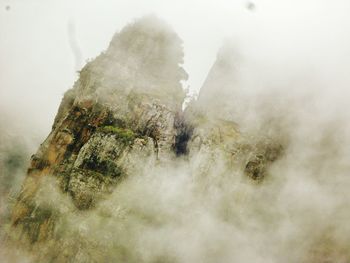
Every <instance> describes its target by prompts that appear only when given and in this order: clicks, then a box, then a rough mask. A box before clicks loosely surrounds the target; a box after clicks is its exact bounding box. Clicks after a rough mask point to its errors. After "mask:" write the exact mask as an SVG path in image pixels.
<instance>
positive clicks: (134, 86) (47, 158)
mask: <svg viewBox="0 0 350 263" xmlns="http://www.w3.org/2000/svg"><path fill="white" fill-rule="evenodd" d="M182 60H183V51H182V44H181V40H180V39H179V37H178V36H177V35H176V34H175V33H174V32H173V31H172V30H171V28H169V27H168V26H167V25H165V24H164V23H163V22H161V21H159V20H158V19H156V18H154V17H146V18H143V19H141V20H139V21H137V22H135V23H133V24H130V25H128V26H126V27H125V28H124V29H123V30H122V31H121V32H120V33H118V34H116V35H115V36H114V37H113V40H112V41H111V43H110V45H109V47H108V49H107V50H106V51H105V52H103V53H102V54H100V55H99V56H98V57H97V58H96V59H94V60H93V61H91V62H89V63H87V65H86V66H85V67H84V68H83V69H82V70H81V72H80V77H79V79H78V80H77V82H76V83H75V85H74V87H73V88H72V89H70V90H69V91H67V92H66V94H65V95H64V98H63V100H62V103H61V105H60V107H59V110H58V113H57V116H56V118H55V121H54V124H53V127H52V131H51V133H50V134H49V136H48V137H47V139H46V140H45V141H44V142H43V143H42V144H41V146H40V148H39V150H38V151H37V153H36V154H34V155H33V156H32V158H31V164H30V167H29V169H28V175H27V178H26V180H25V182H24V185H23V189H22V191H21V194H20V196H19V199H18V202H17V204H16V205H15V208H14V210H13V216H12V222H13V225H15V226H17V228H22V229H23V232H25V233H27V234H28V235H29V239H30V241H31V242H36V241H39V240H45V239H47V238H49V237H50V236H51V235H52V234H53V233H52V230H53V228H54V219H53V216H52V214H51V212H50V211H45V210H44V209H42V208H41V207H38V206H37V205H36V204H35V202H34V196H35V194H36V192H37V190H38V187H39V186H40V181H41V179H42V178H43V177H45V176H47V175H53V176H55V177H57V178H58V179H59V182H60V187H61V190H62V191H63V192H66V193H69V195H70V196H71V198H72V200H73V202H74V204H75V206H76V207H77V208H78V209H81V210H84V209H89V208H92V207H94V205H95V204H96V202H98V200H100V199H101V198H103V195H105V194H108V193H109V192H110V191H111V188H112V187H113V186H115V185H116V184H117V183H118V181H119V179H120V178H121V177H122V176H126V175H127V174H128V173H129V171H130V170H132V169H133V167H134V165H133V162H136V161H137V158H138V156H139V155H142V156H147V157H149V159H150V160H152V161H154V162H157V161H158V162H159V161H166V160H167V159H169V158H171V157H172V155H173V151H172V149H173V147H174V143H175V137H176V134H177V131H176V129H175V119H176V116H177V115H178V112H180V111H181V106H182V101H183V99H184V96H185V95H184V92H183V90H182V86H181V83H180V81H182V80H185V79H186V78H187V74H186V73H185V71H184V70H183V69H182V68H181V67H180V66H179V64H181V63H182Z"/></svg>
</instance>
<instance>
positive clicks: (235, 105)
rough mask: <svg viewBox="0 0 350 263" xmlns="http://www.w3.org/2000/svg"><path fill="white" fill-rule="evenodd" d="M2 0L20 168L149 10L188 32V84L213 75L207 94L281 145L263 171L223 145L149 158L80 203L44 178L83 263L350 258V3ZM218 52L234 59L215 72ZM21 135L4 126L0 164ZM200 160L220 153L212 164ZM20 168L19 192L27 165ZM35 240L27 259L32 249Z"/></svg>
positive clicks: (7, 114)
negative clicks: (98, 59)
mask: <svg viewBox="0 0 350 263" xmlns="http://www.w3.org/2000/svg"><path fill="white" fill-rule="evenodd" d="M1 4H2V9H1V10H0V32H1V34H2V36H3V37H2V41H1V42H0V65H1V71H0V74H1V75H0V87H1V88H0V110H1V114H2V118H1V120H0V121H1V131H0V132H1V136H2V137H4V136H5V135H6V136H7V137H6V138H9V137H10V138H12V139H11V140H14V141H16V142H17V143H18V142H19V140H18V139H17V138H21V139H22V140H23V143H22V144H23V145H25V146H23V147H24V148H25V149H26V150H24V151H23V152H24V153H23V156H24V157H23V158H24V159H21V167H22V168H23V167H25V166H26V165H27V163H26V161H25V160H28V159H29V156H30V154H31V153H33V152H34V151H35V148H36V146H38V145H39V143H40V142H41V141H42V140H43V139H44V138H45V136H46V135H47V134H48V132H49V131H50V129H51V125H52V123H53V120H54V117H55V114H56V112H57V109H58V105H59V102H60V100H61V99H62V95H63V93H64V91H66V90H67V89H68V88H70V87H72V85H73V83H74V81H75V79H76V78H77V73H76V71H78V70H79V69H80V68H81V67H82V66H83V65H84V64H85V62H86V61H87V60H88V59H91V58H94V57H95V56H97V55H98V54H100V52H101V51H103V50H105V49H106V48H107V46H108V43H109V42H110V40H111V38H112V36H113V35H114V33H115V32H116V31H119V30H121V29H122V28H123V27H124V26H125V25H126V24H128V23H130V22H132V21H133V20H134V19H135V18H138V17H141V16H143V15H145V14H149V13H154V14H156V15H158V16H159V17H161V18H163V19H164V20H165V21H167V22H168V23H169V24H170V25H171V26H172V27H173V29H174V30H175V31H176V32H177V33H178V35H179V36H180V37H181V38H182V40H183V43H184V52H185V60H184V68H185V70H186V71H187V73H188V74H189V80H188V81H186V82H184V83H183V87H184V88H189V92H190V93H191V94H198V93H199V90H200V88H201V87H203V88H202V94H201V95H200V96H199V99H201V98H202V99H203V98H204V100H203V101H204V102H202V104H201V105H200V106H201V107H203V108H204V110H206V111H208V112H212V113H213V116H220V117H222V118H226V119H229V120H232V121H234V122H235V123H237V124H238V126H239V130H240V132H241V133H242V134H245V135H246V138H251V140H252V141H255V140H260V139H261V138H266V137H268V138H269V139H272V140H275V141H276V142H278V143H280V144H281V145H282V146H283V149H284V150H283V154H282V156H281V157H280V158H279V159H278V160H276V161H275V162H274V163H273V164H272V165H271V166H270V167H269V169H268V174H269V176H268V177H267V178H266V180H265V181H264V182H263V183H262V184H257V183H255V182H252V181H249V180H248V179H247V178H245V177H244V176H243V175H242V174H243V173H242V171H240V170H239V169H237V170H232V169H231V168H229V167H228V166H227V164H226V163H225V158H224V157H221V155H220V154H221V153H219V154H218V155H216V156H214V158H215V160H214V161H213V160H212V158H213V156H210V154H209V155H207V154H206V153H205V152H201V151H199V152H196V153H195V154H193V155H191V156H190V157H189V161H185V160H183V159H178V160H173V162H170V164H166V165H163V166H162V165H161V166H153V164H152V160H149V159H145V160H142V167H139V168H140V170H138V173H137V174H136V175H134V176H130V177H128V178H127V179H125V180H123V181H122V182H121V184H120V185H118V187H117V188H116V189H115V191H114V192H113V193H112V195H111V196H110V197H108V198H106V200H105V201H103V202H101V203H100V204H99V205H98V206H97V208H96V209H95V210H93V211H86V212H84V213H78V212H77V211H76V208H75V207H74V206H73V204H72V202H71V200H70V199H69V198H68V197H67V196H66V195H65V194H62V193H61V192H60V191H59V190H58V187H57V185H56V184H57V183H56V181H55V179H53V178H51V177H50V176H48V177H47V178H45V179H44V180H45V181H44V182H43V183H42V184H43V185H45V188H42V189H41V190H40V191H39V193H38V194H37V200H36V202H37V203H38V204H39V205H41V206H44V207H45V206H47V207H51V208H52V207H54V208H55V213H57V215H59V216H60V218H61V219H60V221H59V222H58V226H57V228H58V230H57V232H58V233H59V235H60V236H61V237H62V240H66V242H61V243H59V245H60V246H61V247H60V248H62V250H64V251H67V252H66V253H67V255H68V256H69V255H71V254H70V253H74V252H72V251H75V252H76V251H78V253H77V255H76V257H75V259H76V261H77V262H90V261H89V260H91V261H92V262H93V260H95V261H96V262H101V260H106V258H107V260H112V261H127V262H140V261H141V262H348V261H349V257H350V250H349V248H348V244H349V243H350V236H349V233H350V231H349V227H348V221H349V219H350V214H349V211H347V207H348V206H349V202H350V196H349V194H348V193H347V192H348V189H349V187H350V177H349V161H350V151H349V149H348V144H349V143H350V133H349V132H350V122H349V117H350V116H349V115H350V113H349V112H348V98H349V96H350V94H349V84H350V75H349V74H348V70H349V68H350V18H349V16H348V12H349V11H350V2H349V1H346V0H344V1H342V0H337V1H332V2H330V1H316V0H315V1H313V0H310V1H301V0H300V1H299V0H295V1H285V0H283V1H272V0H270V1H268V0H260V1H259V0H256V1H224V0H218V1H182V0H181V1H171V2H170V1H147V3H141V2H138V1H104V2H103V3H101V2H97V1H74V2H69V1H39V0H37V1H35V0H33V1H26V2H24V1H9V0H8V1H2V2H1ZM6 6H10V8H6ZM220 63H224V64H223V65H226V66H223V67H222V68H221V69H220V68H219V69H217V68H216V67H215V64H219V65H222V64H220ZM228 64H229V65H230V66H229V67H227V65H228ZM213 65H214V66H213ZM221 70H222V71H221ZM221 99H222V101H223V102H224V103H223V104H222V103H221V102H220V103H219V105H220V106H219V107H218V101H220V100H221ZM8 136H9V137H8ZM11 140H10V139H4V141H6V143H7V144H9V146H6V147H3V148H4V149H1V151H2V153H4V154H3V156H2V157H1V161H2V162H4V159H6V158H7V157H6V156H7V155H6V154H7V153H11V150H13V148H16V147H17V146H13V144H12V141H11ZM4 145H5V143H4ZM9 149H11V150H9ZM16 149H17V148H16ZM4 156H5V157H4ZM21 158H22V157H21ZM203 163H204V164H207V163H209V164H210V165H212V167H211V168H210V169H209V170H207V172H206V173H204V175H203V174H202V172H201V170H200V168H201V165H202V164H203ZM147 164H149V165H147ZM22 168H21V169H22ZM11 173H12V171H10V172H9V171H8V170H6V173H3V175H2V178H1V180H2V181H4V180H5V179H4V178H8V175H9V174H11ZM15 173H16V174H17V173H18V174H19V175H18V176H16V179H15V180H13V182H12V181H11V187H13V189H14V190H13V191H17V190H18V184H19V181H21V180H22V179H23V176H24V168H23V169H22V170H16V171H15ZM4 174H5V175H6V176H7V177H5V176H4ZM18 178H19V179H18ZM6 180H7V179H6ZM2 191H4V190H2ZM6 194H7V192H6ZM2 195H3V194H2ZM58 204H59V205H58ZM5 210H6V208H2V211H5ZM82 240H84V242H81V241H82ZM78 241H79V242H78ZM54 245H55V244H51V243H48V244H46V245H45V246H44V247H43V248H41V253H42V255H40V256H39V259H40V260H44V261H45V258H46V256H48V257H59V256H58V255H56V254H55V250H54V249H53V248H52V246H54ZM25 253H27V252H23V254H21V255H20V256H19V258H18V261H20V262H21V261H25V260H29V258H30V256H29V255H26V254H25ZM4 254H6V257H5V256H4ZM7 254H9V255H10V256H8V255H7ZM14 254H15V253H13V251H11V249H9V251H6V253H3V257H4V258H6V259H8V258H10V259H12V260H13V259H14V258H16V259H17V257H16V255H14ZM52 254H54V255H52ZM106 255H107V256H106ZM0 256H1V255H0ZM68 256H67V257H68Z"/></svg>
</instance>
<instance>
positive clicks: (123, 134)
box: [99, 125, 136, 143]
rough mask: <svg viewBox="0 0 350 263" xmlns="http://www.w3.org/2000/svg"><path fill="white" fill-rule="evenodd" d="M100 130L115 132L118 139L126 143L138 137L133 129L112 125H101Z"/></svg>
mask: <svg viewBox="0 0 350 263" xmlns="http://www.w3.org/2000/svg"><path fill="white" fill-rule="evenodd" d="M99 131H101V132H104V133H110V134H114V135H116V136H117V138H118V139H121V140H122V141H123V142H125V143H127V142H131V141H133V140H134V139H135V138H136V134H135V133H134V132H133V131H132V130H130V129H124V128H120V127H115V126H111V125H107V126H102V127H100V129H99Z"/></svg>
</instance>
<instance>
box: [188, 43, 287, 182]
mask: <svg viewBox="0 0 350 263" xmlns="http://www.w3.org/2000/svg"><path fill="white" fill-rule="evenodd" d="M236 61H237V56H236V52H235V49H234V48H233V47H232V44H230V43H229V42H228V43H226V44H225V45H223V47H222V48H221V49H220V50H219V52H218V55H217V59H216V61H215V63H214V65H213V66H212V68H211V69H210V72H209V74H208V76H207V78H206V80H205V82H204V84H203V87H202V88H201V91H200V94H199V97H198V100H196V101H194V102H192V103H191V104H190V105H189V107H188V108H187V109H186V111H185V118H184V119H185V122H186V127H189V128H188V129H189V131H188V134H190V135H191V136H190V137H189V138H188V141H187V147H186V151H188V152H189V155H190V161H191V162H192V163H193V164H194V165H195V170H198V171H201V172H199V173H200V174H206V173H207V174H213V171H215V170H217V171H220V169H221V167H225V168H229V171H227V170H226V171H223V172H224V173H232V171H236V170H242V171H244V173H245V174H246V175H247V176H248V177H250V178H251V179H253V180H256V181H261V180H262V179H263V178H264V176H265V175H266V170H267V168H268V166H269V164H270V163H272V162H273V161H275V160H276V159H277V158H278V157H279V156H280V155H281V153H282V147H281V145H280V144H278V143H276V142H274V141H273V140H272V139H271V138H268V137H264V135H263V132H261V134H260V136H259V137H258V138H255V137H254V136H251V135H249V134H245V133H242V132H241V131H240V130H239V125H238V124H237V123H236V122H235V119H234V117H233V116H234V110H235V107H236V105H235V104H234V101H235V83H236V79H235V76H236V75H237V74H236V70H237V68H236V66H235V62H236ZM201 160H205V161H204V162H203V161H201ZM208 160H209V161H208ZM217 160H221V161H224V164H223V163H218V162H217ZM214 173H215V172H214Z"/></svg>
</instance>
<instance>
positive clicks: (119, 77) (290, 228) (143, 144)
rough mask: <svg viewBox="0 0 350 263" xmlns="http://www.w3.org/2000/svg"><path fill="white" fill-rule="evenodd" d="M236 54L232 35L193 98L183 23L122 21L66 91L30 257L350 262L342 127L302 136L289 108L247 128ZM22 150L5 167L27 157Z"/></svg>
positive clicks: (23, 239) (48, 153)
mask: <svg viewBox="0 0 350 263" xmlns="http://www.w3.org/2000/svg"><path fill="white" fill-rule="evenodd" d="M236 59H237V58H236V54H235V49H233V48H232V47H231V46H230V45H224V47H223V48H222V49H221V50H220V51H219V53H218V56H217V60H216V62H215V63H214V65H213V67H212V68H211V70H210V72H209V74H208V77H207V79H206V81H205V83H204V85H203V87H202V89H201V92H200V94H199V97H198V100H196V101H192V102H190V103H189V106H188V107H187V108H186V109H185V110H184V111H183V110H182V104H183V101H184V98H185V95H186V94H185V93H184V91H183V89H182V85H181V81H183V80H186V79H187V74H186V72H185V71H184V69H183V68H182V67H181V65H182V62H183V51H182V42H181V40H180V39H179V37H178V36H177V35H176V34H175V33H174V32H173V31H172V29H171V28H170V27H169V26H168V25H167V24H165V23H164V22H163V21H161V20H159V19H157V18H155V17H153V16H149V17H145V18H142V19H140V20H137V21H136V22H134V23H132V24H130V25H127V26H126V27H125V28H124V29H123V30H122V31H121V32H119V33H117V34H116V35H115V36H114V37H113V39H112V41H111V43H110V44H109V47H108V48H107V49H106V51H105V52H103V53H101V54H100V55H99V56H98V57H97V58H95V59H94V60H92V61H90V62H88V63H87V64H86V65H85V67H84V68H83V69H82V70H81V72H80V75H79V79H78V80H77V81H76V83H75V84H74V86H73V88H72V89H70V90H68V91H67V92H66V93H65V95H64V98H63V100H62V102H61V105H60V107H59V110H58V113H57V115H56V118H55V120H54V124H53V126H52V131H51V133H50V134H49V136H48V137H47V139H46V140H45V141H44V142H43V143H42V144H41V145H40V147H39V149H38V151H37V152H36V153H35V154H34V155H33V156H32V158H31V163H30V166H29V169H28V171H27V175H26V179H25V180H24V182H23V185H22V190H21V191H20V193H19V196H18V198H17V199H16V201H15V204H14V207H13V210H12V218H11V224H9V225H7V227H4V230H5V231H4V232H6V235H5V236H6V241H7V243H8V244H9V245H13V244H14V246H12V247H16V246H19V245H21V249H22V250H23V251H26V252H27V253H28V254H25V257H26V258H25V259H26V260H29V257H30V262H78V263H80V262H84V263H86V262H135V263H136V262H152V263H154V262H181V263H182V262H293V263H294V262H295V263H297V262H347V261H346V259H347V258H348V257H349V252H348V249H347V245H346V244H348V243H349V242H348V241H349V240H350V239H349V237H348V235H347V234H346V231H339V230H338V229H337V227H334V223H332V222H333V221H332V220H330V219H333V217H334V214H336V212H339V211H340V216H339V217H338V218H337V220H339V225H342V224H343V222H341V220H344V221H345V219H347V218H348V215H347V213H346V211H344V210H339V207H342V206H343V205H344V204H346V202H347V200H346V198H334V199H330V198H329V195H330V194H332V198H333V195H334V196H337V197H343V196H344V194H343V193H344V192H345V190H344V189H346V187H347V185H348V184H347V183H346V177H344V176H343V175H344V174H346V173H347V171H348V165H347V164H348V162H345V159H342V158H343V157H342V156H343V155H344V154H343V153H342V152H341V150H340V149H342V148H341V147H339V145H338V144H337V142H336V140H335V137H334V136H333V133H332V132H333V131H332V130H331V132H330V133H329V134H321V135H320V137H318V138H317V137H315V140H314V141H312V140H310V142H309V141H307V142H306V141H305V140H300V138H298V139H295V138H294V142H293V145H292V146H293V147H290V145H289V144H288V143H287V142H289V141H288V140H284V138H288V139H290V138H289V137H288V136H291V135H290V134H288V133H287V132H286V131H288V132H290V133H292V132H291V131H289V130H288V129H290V126H287V125H284V124H286V123H288V122H287V121H289V120H287V121H284V122H283V121H281V122H279V121H280V120H283V119H282V118H280V119H277V122H273V121H275V119H273V118H274V117H275V116H272V117H271V118H270V116H268V117H269V118H267V119H266V124H265V123H264V125H256V126H254V128H256V130H255V131H254V130H249V129H247V130H243V129H242V125H241V123H240V122H239V121H238V120H240V121H241V120H242V119H244V118H245V117H246V115H245V114H237V106H238V104H237V103H238V99H237V98H238V97H236V93H235V90H236V86H235V85H236V83H237V78H236V77H237V71H236V70H237V67H236V65H235V61H236ZM243 103H245V101H244V102H240V104H239V105H240V106H242V104H243ZM264 103H265V102H264ZM268 103H270V102H269V101H268ZM264 106H266V107H268V104H264ZM243 108H244V107H243ZM286 113H288V112H286V111H283V108H281V113H280V112H278V114H277V116H282V115H283V114H286ZM286 115H287V114H286ZM237 117H240V118H237ZM283 117H284V116H283ZM286 117H288V118H289V117H290V116H289V115H287V116H286ZM255 120H259V118H255V119H254V121H255ZM271 120H273V121H271ZM264 121H265V120H264ZM308 121H309V120H308ZM276 123H277V125H276ZM307 123H309V122H307ZM293 124H295V122H293ZM283 126H286V127H285V128H284V129H280V127H283ZM305 126H307V125H303V127H302V128H304V127H305ZM269 128H271V130H272V131H273V132H271V130H269ZM301 131H302V132H299V133H298V135H303V134H304V133H303V132H305V130H303V129H302V130H301ZM294 136H295V134H294ZM301 137H302V136H301ZM310 137H311V136H310ZM344 137H345V136H344ZM308 143H310V145H308ZM305 145H307V147H305ZM315 145H318V146H317V147H315ZM325 145H326V146H327V147H325ZM330 146H331V148H330V149H332V151H329V147H330ZM313 147H314V148H315V149H316V150H315V151H310V148H313ZM332 147H333V148H332ZM343 150H344V149H343ZM344 152H346V151H345V150H344ZM0 157H1V156H0ZM14 157H15V158H11V159H10V160H9V163H8V166H7V167H9V168H11V169H12V170H5V173H2V174H1V176H4V175H5V176H9V174H10V173H12V172H17V169H15V168H16V167H15V166H17V164H19V163H18V162H17V161H20V162H21V166H23V160H17V159H18V158H17V156H16V155H14ZM338 159H339V160H342V161H343V164H342V163H338ZM1 161H2V159H1ZM320 163H322V165H319V164H320ZM0 164H1V165H2V162H1V163H0ZM18 171H19V170H18ZM295 171H297V172H295ZM334 171H337V173H334V174H335V176H334V177H333V178H332V179H330V178H331V177H330V176H328V175H329V174H331V173H332V174H333V172H334ZM334 178H336V179H337V180H338V181H337V180H333V179H334ZM334 182H335V183H334ZM339 182H344V183H343V184H341V185H340V184H339ZM304 185H306V187H305V186H304ZM335 185H336V186H337V187H342V190H343V193H341V191H338V192H335V191H334V189H333V188H332V187H335ZM307 187H308V188H307ZM1 190H2V191H5V190H6V189H5V187H2V188H1ZM294 192H296V193H298V194H300V196H301V197H299V196H298V194H295V193H294ZM309 196H311V197H312V198H308V197H309ZM324 196H326V197H328V199H327V200H326V199H325V197H324ZM345 197H346V195H345ZM319 200H320V201H319ZM330 200H331V201H332V202H334V203H332V202H331V201H330ZM324 201H325V202H324ZM324 203H326V205H327V206H328V210H327V211H328V214H325V213H324V211H323V205H324ZM324 218H325V219H324ZM331 221H332V222H331ZM346 222H347V221H346ZM337 224H338V221H337ZM340 232H341V233H340ZM315 233H316V234H315ZM300 240H302V242H300ZM301 243H302V244H301ZM9 247H11V246H9ZM23 248H25V249H23ZM291 250H293V251H291ZM2 255H3V252H2V251H1V250H0V257H1V256H2ZM10 261H11V260H10ZM19 261H21V260H19ZM14 262H15V261H14Z"/></svg>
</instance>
